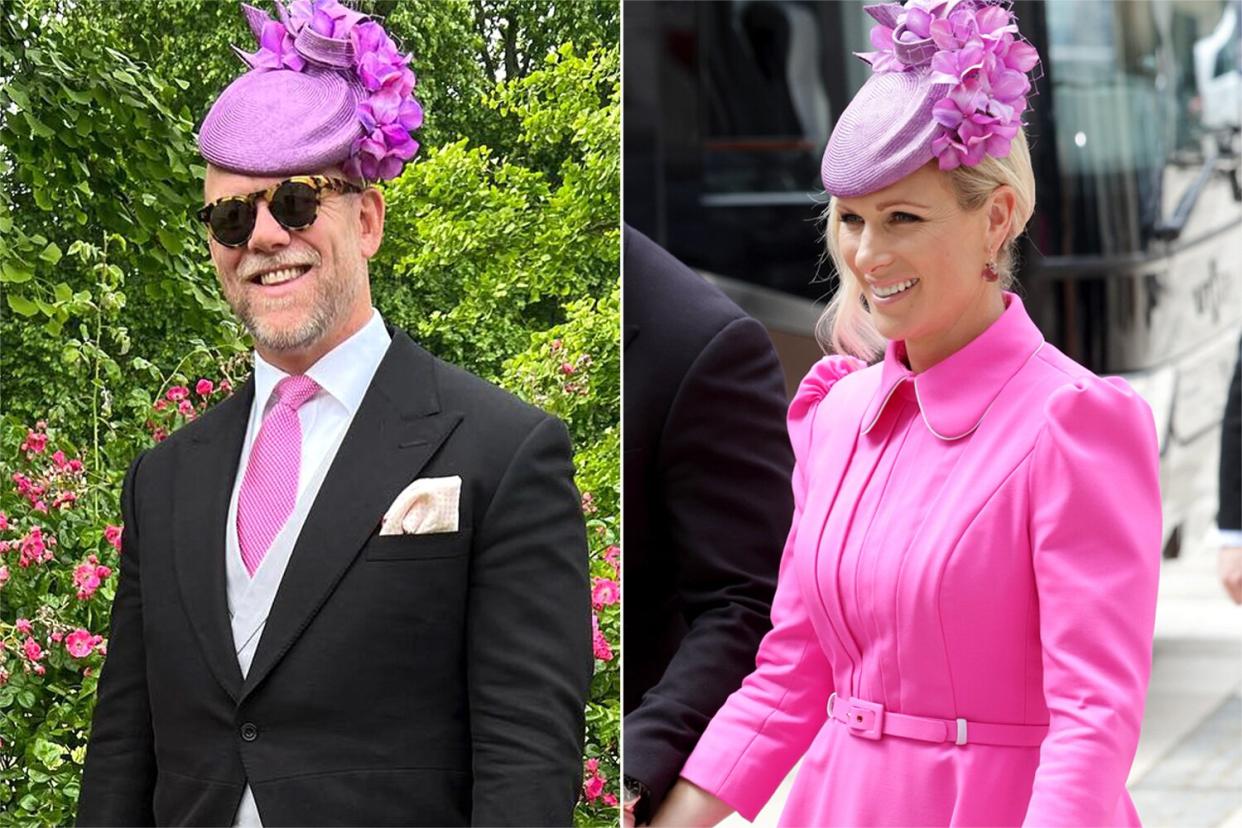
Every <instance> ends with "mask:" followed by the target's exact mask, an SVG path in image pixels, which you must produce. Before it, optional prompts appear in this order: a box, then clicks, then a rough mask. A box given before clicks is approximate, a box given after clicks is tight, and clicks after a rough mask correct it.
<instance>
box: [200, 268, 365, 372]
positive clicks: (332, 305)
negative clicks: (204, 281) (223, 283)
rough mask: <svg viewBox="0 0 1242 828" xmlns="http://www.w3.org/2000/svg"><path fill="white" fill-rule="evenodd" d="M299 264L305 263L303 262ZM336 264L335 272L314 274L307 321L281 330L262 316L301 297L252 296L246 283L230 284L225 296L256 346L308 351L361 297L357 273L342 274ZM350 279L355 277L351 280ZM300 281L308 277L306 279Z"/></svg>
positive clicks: (277, 349) (322, 270)
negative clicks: (268, 297) (269, 297)
mask: <svg viewBox="0 0 1242 828" xmlns="http://www.w3.org/2000/svg"><path fill="white" fill-rule="evenodd" d="M287 263H289V262H282V261H279V258H276V259H272V261H271V263H267V262H265V263H263V264H261V266H260V267H261V268H262V269H268V268H271V267H273V266H274V267H279V266H282V264H287ZM299 263H306V262H304V259H301V261H299ZM337 264H338V267H334V268H333V269H332V272H328V271H324V269H319V271H318V272H317V273H315V276H314V277H313V278H314V283H313V284H312V286H311V288H312V297H311V308H309V312H308V313H307V317H306V319H304V320H303V322H302V323H301V324H297V325H294V326H292V328H279V326H276V325H271V324H267V323H266V322H263V317H266V315H267V313H268V312H271V310H273V309H281V310H283V309H284V308H286V307H288V305H289V304H292V303H294V302H297V300H298V299H299V298H298V297H292V295H291V297H283V298H281V299H263V298H262V297H256V295H253V294H252V292H251V290H250V288H248V286H247V284H238V283H236V282H232V281H230V282H227V284H229V286H230V287H229V288H227V289H224V288H222V293H224V295H225V300H227V302H229V305H230V307H231V308H232V309H233V313H235V314H237V318H238V319H241V323H242V325H245V326H246V330H248V331H250V335H251V338H252V339H253V340H255V344H256V345H258V346H261V348H263V349H266V350H271V351H291V350H302V349H306V348H308V346H311V345H313V344H314V343H315V341H318V340H319V339H322V338H323V336H324V334H327V333H328V331H329V330H332V329H333V326H334V325H335V324H337V323H338V322H339V320H340V318H342V317H344V315H345V314H347V313H349V309H350V307H351V305H353V303H354V299H355V298H356V297H358V279H356V276H355V274H350V273H348V272H342V269H340V262H339V261H338V262H337ZM320 266H322V259H320V261H319V262H317V263H315V264H314V267H320ZM351 276H355V278H350V277H351ZM299 278H306V276H302V277H299ZM256 305H258V308H256ZM260 310H262V313H261V312H260Z"/></svg>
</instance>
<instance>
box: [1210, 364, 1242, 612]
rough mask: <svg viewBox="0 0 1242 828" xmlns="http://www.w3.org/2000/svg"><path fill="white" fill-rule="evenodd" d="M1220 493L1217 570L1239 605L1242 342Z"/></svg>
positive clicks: (1225, 424) (1223, 434)
mask: <svg viewBox="0 0 1242 828" xmlns="http://www.w3.org/2000/svg"><path fill="white" fill-rule="evenodd" d="M1219 492H1220V510H1219V511H1218V512H1217V514H1216V526H1217V529H1218V530H1219V534H1220V549H1219V551H1218V553H1217V569H1218V571H1219V573H1220V582H1221V584H1222V585H1223V586H1224V587H1225V592H1227V593H1228V594H1229V597H1230V598H1231V599H1232V600H1233V602H1234V603H1235V604H1242V341H1240V342H1238V358H1237V359H1236V360H1234V363H1233V380H1232V381H1231V382H1230V383H1229V397H1228V399H1227V401H1226V403H1225V417H1224V420H1223V421H1222V422H1221V431H1220V487H1219Z"/></svg>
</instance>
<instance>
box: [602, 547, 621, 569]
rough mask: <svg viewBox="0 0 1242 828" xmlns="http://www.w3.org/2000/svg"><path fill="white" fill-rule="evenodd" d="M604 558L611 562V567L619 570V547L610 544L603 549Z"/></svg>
mask: <svg viewBox="0 0 1242 828" xmlns="http://www.w3.org/2000/svg"><path fill="white" fill-rule="evenodd" d="M604 560H605V561H607V562H608V563H610V564H612V568H613V569H614V570H615V571H617V572H620V571H621V547H619V546H617V545H615V544H614V545H612V546H610V547H608V548H607V549H605V550H604Z"/></svg>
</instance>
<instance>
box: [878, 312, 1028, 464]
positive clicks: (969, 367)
mask: <svg viewBox="0 0 1242 828" xmlns="http://www.w3.org/2000/svg"><path fill="white" fill-rule="evenodd" d="M1043 344H1044V337H1043V334H1041V333H1040V332H1039V328H1037V327H1035V323H1034V322H1032V321H1031V318H1030V317H1029V316H1028V315H1027V313H1026V309H1025V308H1024V307H1023V306H1022V300H1021V299H1019V298H1018V297H1017V295H1016V294H1013V293H1009V292H1006V293H1005V310H1004V311H1003V312H1002V313H1001V315H1000V318H998V319H997V320H996V321H995V322H993V323H992V324H991V325H989V326H988V328H987V330H985V331H984V332H983V333H981V334H979V335H978V336H977V337H975V338H974V339H973V340H971V341H970V342H969V343H967V344H966V345H965V346H964V347H963V348H961V349H959V350H958V351H957V352H955V353H953V354H951V355H950V356H948V357H947V358H945V359H943V360H941V361H940V362H937V363H936V364H935V365H933V366H932V367H930V368H928V369H927V370H926V371H923V372H922V373H920V374H915V373H914V372H913V371H911V370H910V369H909V368H907V367H906V366H905V364H904V363H903V362H902V357H903V356H904V355H905V349H906V344H905V342H904V341H900V340H897V341H892V342H889V343H888V347H887V348H886V349H885V351H884V363H883V368H882V369H881V374H880V386H879V388H878V389H877V390H876V393H875V396H873V397H872V398H871V402H870V404H868V406H867V410H866V412H865V413H864V415H863V422H864V423H865V426H864V427H863V434H867V433H868V432H870V431H871V429H872V428H874V427H875V424H876V423H877V422H878V421H879V419H880V415H881V414H882V413H883V412H884V409H885V407H887V405H888V401H889V400H890V399H892V398H893V396H894V392H895V391H896V390H897V388H898V386H900V385H901V384H902V383H903V382H905V381H907V380H909V381H911V382H913V383H914V392H915V398H916V400H917V403H918V407H919V411H920V413H921V414H922V415H923V422H924V423H925V424H926V425H927V429H928V430H929V431H930V432H931V433H932V434H934V435H935V436H937V437H939V438H940V439H941V440H960V439H961V438H963V437H965V436H966V435H968V434H970V433H971V432H973V431H974V430H975V429H976V428H978V427H979V423H981V422H982V421H983V417H984V415H985V414H987V411H988V409H989V408H990V407H991V405H992V403H993V402H995V400H996V398H997V396H998V395H999V394H1000V392H1001V389H1002V388H1004V387H1005V385H1006V383H1008V382H1009V380H1010V379H1012V378H1013V376H1014V375H1015V374H1017V373H1018V371H1019V370H1020V369H1021V368H1022V366H1023V365H1025V364H1026V363H1027V361H1028V360H1030V358H1031V357H1033V356H1034V355H1035V353H1036V352H1037V351H1038V350H1039V349H1040V348H1041V347H1042V346H1043Z"/></svg>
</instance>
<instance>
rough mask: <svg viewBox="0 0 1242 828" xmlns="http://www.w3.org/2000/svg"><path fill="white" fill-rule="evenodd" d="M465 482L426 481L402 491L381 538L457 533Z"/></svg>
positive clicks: (382, 525) (382, 526)
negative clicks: (385, 536)
mask: <svg viewBox="0 0 1242 828" xmlns="http://www.w3.org/2000/svg"><path fill="white" fill-rule="evenodd" d="M460 501H461V478H460V477H458V476H457V475H453V476H452V477H423V478H419V479H418V480H415V481H414V482H413V483H411V484H410V485H408V486H406V487H405V488H404V489H402V490H401V494H399V495H397V499H396V500H394V501H393V502H392V505H391V506H389V507H388V511H386V512H384V519H383V521H381V522H380V534H381V535H427V534H432V533H435V532H456V531H457V517H458V515H457V511H458V506H459V503H460Z"/></svg>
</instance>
